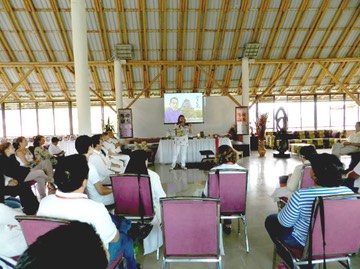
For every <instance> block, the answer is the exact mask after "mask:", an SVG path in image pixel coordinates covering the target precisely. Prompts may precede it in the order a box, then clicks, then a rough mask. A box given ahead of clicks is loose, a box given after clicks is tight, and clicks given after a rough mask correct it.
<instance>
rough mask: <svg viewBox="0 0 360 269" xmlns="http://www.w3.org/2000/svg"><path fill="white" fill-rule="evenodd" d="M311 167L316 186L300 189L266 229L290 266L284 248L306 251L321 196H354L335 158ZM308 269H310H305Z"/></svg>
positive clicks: (318, 158)
mask: <svg viewBox="0 0 360 269" xmlns="http://www.w3.org/2000/svg"><path fill="white" fill-rule="evenodd" d="M309 161H310V163H311V170H310V175H311V178H312V179H313V180H314V183H315V185H314V186H313V187H310V188H308V189H299V190H297V191H295V192H294V194H293V195H292V196H291V198H290V201H289V202H288V204H287V205H286V206H285V207H284V208H283V209H282V210H281V211H280V212H279V213H278V214H272V215H269V216H268V217H267V218H266V220H265V227H266V230H267V232H268V233H269V235H270V237H271V239H272V241H273V242H274V243H275V245H276V248H277V252H278V253H279V255H280V256H281V257H282V258H283V259H284V261H285V263H286V264H288V265H291V264H292V261H291V257H290V255H289V254H288V252H287V251H286V250H285V249H284V247H283V246H282V244H279V243H278V241H277V240H279V241H281V242H282V243H283V244H285V245H287V246H289V247H291V248H294V249H298V250H300V251H302V250H303V249H304V246H305V243H306V239H307V236H308V231H309V225H310V217H311V210H312V204H313V201H314V200H315V198H316V197H318V196H328V195H338V194H352V193H353V192H352V191H351V190H350V189H349V188H348V187H345V186H340V185H341V184H342V181H343V180H342V178H341V175H342V172H343V171H344V166H343V164H342V163H341V162H340V160H339V159H338V158H337V157H336V156H335V155H332V154H327V153H323V154H316V155H313V156H312V157H311V158H310V159H309ZM304 268H307V267H306V266H304Z"/></svg>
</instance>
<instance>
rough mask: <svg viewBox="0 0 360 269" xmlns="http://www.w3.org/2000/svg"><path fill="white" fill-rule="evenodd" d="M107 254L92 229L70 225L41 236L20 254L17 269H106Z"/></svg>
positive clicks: (90, 227)
mask: <svg viewBox="0 0 360 269" xmlns="http://www.w3.org/2000/svg"><path fill="white" fill-rule="evenodd" d="M108 256H109V254H108V252H107V251H106V249H105V248H104V245H103V243H102V241H101V238H100V237H99V235H98V234H97V233H96V231H95V229H94V227H93V226H91V225H89V224H88V223H83V222H79V221H72V222H70V223H69V224H67V225H62V226H59V227H57V228H55V229H53V230H51V231H50V232H47V233H46V234H44V235H42V236H40V237H39V238H37V239H36V241H35V242H34V243H32V244H31V245H30V246H29V247H28V249H26V251H25V252H24V253H23V254H22V256H21V257H20V259H19V261H18V263H17V265H16V267H15V268H17V269H34V268H36V269H48V268H52V269H64V268H67V269H78V268H88V269H91V268H93V269H95V268H96V269H106V268H107V267H108V258H109V257H108Z"/></svg>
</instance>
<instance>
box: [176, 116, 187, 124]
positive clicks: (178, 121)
mask: <svg viewBox="0 0 360 269" xmlns="http://www.w3.org/2000/svg"><path fill="white" fill-rule="evenodd" d="M181 117H184V121H185V122H186V118H185V116H184V115H179V117H178V120H177V124H179V123H180V118H181Z"/></svg>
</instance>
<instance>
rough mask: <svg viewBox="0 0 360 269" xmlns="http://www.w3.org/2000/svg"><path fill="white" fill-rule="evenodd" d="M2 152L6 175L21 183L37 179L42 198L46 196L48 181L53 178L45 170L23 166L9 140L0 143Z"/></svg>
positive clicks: (3, 169) (1, 158)
mask: <svg viewBox="0 0 360 269" xmlns="http://www.w3.org/2000/svg"><path fill="white" fill-rule="evenodd" d="M0 154H1V155H0V162H1V164H2V171H3V174H4V175H6V176H8V177H11V178H13V179H16V180H17V181H18V182H20V183H23V182H30V181H33V180H35V181H36V182H37V189H38V192H39V195H40V198H43V197H45V196H46V182H51V181H52V178H50V177H49V176H47V175H46V174H45V172H44V171H43V170H34V169H32V168H29V167H25V166H21V165H20V163H19V162H18V161H17V160H16V157H15V149H14V147H13V146H12V145H11V144H10V143H9V142H6V143H4V144H1V145H0Z"/></svg>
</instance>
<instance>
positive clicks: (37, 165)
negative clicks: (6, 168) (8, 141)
mask: <svg viewBox="0 0 360 269" xmlns="http://www.w3.org/2000/svg"><path fill="white" fill-rule="evenodd" d="M14 145H15V149H16V151H15V154H16V159H17V160H18V162H19V163H20V165H22V166H25V167H30V168H33V169H34V170H44V172H45V174H46V175H48V176H49V177H51V178H54V169H53V166H52V164H51V162H50V160H49V159H44V160H42V159H36V160H34V155H33V154H32V153H31V151H30V150H29V149H28V148H27V145H28V140H27V139H26V138H25V137H23V136H20V137H18V138H17V139H16V140H15V143H14Z"/></svg>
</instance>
